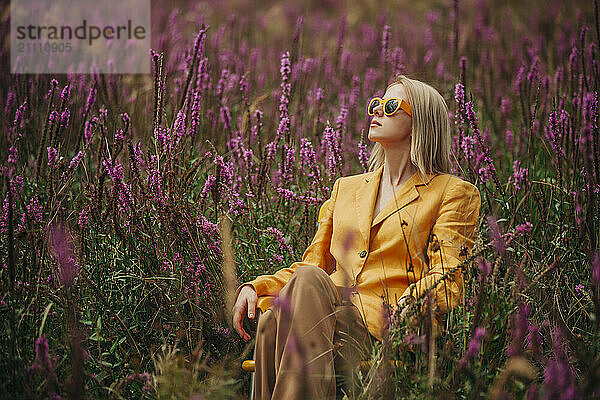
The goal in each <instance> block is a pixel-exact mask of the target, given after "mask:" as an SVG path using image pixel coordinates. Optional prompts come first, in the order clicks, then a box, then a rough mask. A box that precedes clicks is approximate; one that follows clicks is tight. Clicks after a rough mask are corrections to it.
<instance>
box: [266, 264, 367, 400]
mask: <svg viewBox="0 0 600 400" xmlns="http://www.w3.org/2000/svg"><path fill="white" fill-rule="evenodd" d="M369 336H370V335H369V333H368V330H367V329H366V328H365V326H364V323H363V321H362V317H361V315H360V313H359V312H358V309H357V308H356V306H354V305H352V303H350V302H347V301H344V300H343V299H342V296H341V293H340V291H338V287H336V286H335V284H334V283H333V281H332V280H331V278H330V277H329V276H328V275H327V273H325V271H323V270H322V269H320V268H318V267H315V266H310V265H303V266H301V267H298V269H297V270H296V271H295V272H294V274H293V275H292V277H291V278H290V280H289V281H288V282H287V284H286V285H285V286H284V287H283V288H282V289H281V291H280V293H279V296H278V298H277V299H276V302H275V304H274V306H272V307H271V308H270V309H269V310H268V311H267V312H265V313H264V314H263V315H262V316H261V317H260V319H259V323H258V327H257V337H256V343H257V344H256V346H257V347H256V362H257V364H256V373H255V393H256V398H257V399H285V400H288V399H290V400H293V399H304V398H306V399H335V394H336V378H335V376H336V363H338V364H340V365H343V362H339V360H338V358H339V357H338V355H337V354H336V352H337V350H338V349H346V348H348V349H352V350H349V351H347V352H346V353H349V355H348V354H346V353H344V354H345V355H344V356H343V357H341V360H342V361H343V360H347V359H350V358H352V355H354V357H355V358H356V359H360V357H362V356H363V355H364V354H369V353H370V352H369V351H363V350H364V349H365V348H367V347H368V343H369V342H370V340H369ZM357 349H358V353H356V350H357ZM336 360H337V361H336ZM353 360H354V359H353ZM342 372H343V371H342Z"/></svg>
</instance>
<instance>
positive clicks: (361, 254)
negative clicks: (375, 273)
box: [360, 250, 367, 258]
mask: <svg viewBox="0 0 600 400" xmlns="http://www.w3.org/2000/svg"><path fill="white" fill-rule="evenodd" d="M366 256H367V251H366V250H363V251H361V252H360V258H365V257H366Z"/></svg>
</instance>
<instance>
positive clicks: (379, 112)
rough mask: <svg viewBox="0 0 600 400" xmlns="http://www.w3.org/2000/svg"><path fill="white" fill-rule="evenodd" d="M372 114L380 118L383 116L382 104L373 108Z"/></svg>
mask: <svg viewBox="0 0 600 400" xmlns="http://www.w3.org/2000/svg"><path fill="white" fill-rule="evenodd" d="M373 114H375V115H376V116H378V117H381V116H382V115H383V104H379V105H378V106H377V107H375V108H374V109H373Z"/></svg>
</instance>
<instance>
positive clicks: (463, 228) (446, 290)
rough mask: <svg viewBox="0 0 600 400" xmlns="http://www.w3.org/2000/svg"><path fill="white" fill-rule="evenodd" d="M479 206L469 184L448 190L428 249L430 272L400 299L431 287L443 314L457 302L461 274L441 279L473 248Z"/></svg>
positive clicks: (478, 196) (460, 289) (461, 290)
mask: <svg viewBox="0 0 600 400" xmlns="http://www.w3.org/2000/svg"><path fill="white" fill-rule="evenodd" d="M480 207H481V196H480V194H479V189H477V187H476V186H475V185H473V184H471V183H470V182H467V181H465V180H462V179H461V180H460V181H459V182H457V184H455V185H453V186H452V187H451V188H450V189H448V191H447V193H446V195H445V196H444V200H442V204H441V206H440V208H439V211H438V217H437V219H436V221H435V223H434V225H433V229H432V235H431V237H432V239H431V240H430V243H429V246H428V248H427V256H428V258H429V270H428V271H427V273H426V274H425V275H424V276H422V277H421V279H419V280H417V281H416V282H414V283H412V284H411V285H409V286H408V287H407V288H406V290H405V291H404V293H403V294H402V297H404V296H411V295H412V296H413V297H415V298H418V297H419V296H421V295H422V294H423V293H424V292H426V291H427V290H429V289H431V288H432V287H433V290H432V294H433V296H434V299H435V301H436V302H437V304H438V306H439V308H440V311H441V312H442V313H445V312H447V311H449V310H451V309H452V308H454V307H455V306H456V305H457V304H458V303H459V302H460V300H461V297H462V294H463V277H462V273H461V271H460V270H456V271H455V272H454V273H453V274H450V275H448V276H447V278H446V279H444V280H442V279H440V278H441V277H442V276H443V275H444V273H446V272H448V271H449V270H451V269H453V268H455V267H456V266H458V265H459V264H460V263H462V262H463V261H464V260H465V259H466V258H467V254H468V253H470V252H471V250H472V249H473V245H474V241H475V236H476V234H477V227H478V225H479V210H480ZM436 239H437V240H436ZM436 283H437V284H436ZM434 286H435V287H434Z"/></svg>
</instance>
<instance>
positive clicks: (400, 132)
mask: <svg viewBox="0 0 600 400" xmlns="http://www.w3.org/2000/svg"><path fill="white" fill-rule="evenodd" d="M390 97H399V98H402V99H404V100H406V101H408V97H407V96H406V91H405V90H404V85H403V84H401V83H396V84H394V85H392V86H390V87H389V88H388V89H387V90H386V92H385V94H384V95H383V97H382V99H383V100H384V101H385V100H386V99H389V98H390ZM373 112H374V113H375V115H373V117H372V119H371V124H370V126H369V140H371V141H372V142H380V143H382V144H383V143H392V142H404V141H408V142H409V143H410V134H411V131H412V118H411V116H410V115H408V114H407V113H406V111H404V110H403V109H402V108H400V109H399V110H398V111H396V113H395V114H394V115H392V116H387V115H385V114H384V112H383V104H379V105H378V106H377V107H376V108H375V109H374V110H373ZM376 122H379V124H381V125H377V124H376Z"/></svg>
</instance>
